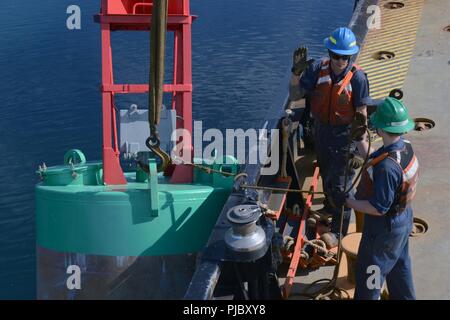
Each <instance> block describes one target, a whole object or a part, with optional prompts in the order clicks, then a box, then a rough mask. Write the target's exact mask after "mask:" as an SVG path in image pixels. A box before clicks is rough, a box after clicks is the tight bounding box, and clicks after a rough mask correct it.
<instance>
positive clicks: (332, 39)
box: [330, 36, 336, 44]
mask: <svg viewBox="0 0 450 320" xmlns="http://www.w3.org/2000/svg"><path fill="white" fill-rule="evenodd" d="M330 41H331V42H333V43H334V44H336V39H335V38H333V37H332V36H330Z"/></svg>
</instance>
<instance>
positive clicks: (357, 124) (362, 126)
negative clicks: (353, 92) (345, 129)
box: [350, 112, 367, 141]
mask: <svg viewBox="0 0 450 320" xmlns="http://www.w3.org/2000/svg"><path fill="white" fill-rule="evenodd" d="M366 129H367V118H366V116H365V115H364V114H362V113H361V112H356V114H355V118H354V119H353V122H352V126H351V129H350V135H351V137H352V140H354V141H361V140H362V139H363V136H364V134H365V133H366Z"/></svg>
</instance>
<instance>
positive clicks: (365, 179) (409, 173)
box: [356, 141, 419, 214]
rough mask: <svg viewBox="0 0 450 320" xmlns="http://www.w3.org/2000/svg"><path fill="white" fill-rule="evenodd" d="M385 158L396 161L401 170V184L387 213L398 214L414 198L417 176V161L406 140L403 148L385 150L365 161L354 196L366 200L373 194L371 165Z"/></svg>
mask: <svg viewBox="0 0 450 320" xmlns="http://www.w3.org/2000/svg"><path fill="white" fill-rule="evenodd" d="M385 159H386V160H387V161H393V162H394V163H396V164H397V165H398V166H399V167H400V168H401V170H402V172H403V175H402V184H401V185H400V187H399V189H398V190H397V194H396V195H395V200H394V203H393V204H392V206H391V208H390V209H389V211H388V213H395V214H399V213H402V212H403V211H405V209H406V207H407V206H408V205H410V204H411V202H412V200H413V199H414V196H415V194H416V185H417V180H418V177H419V161H418V160H417V158H416V156H415V155H414V151H413V149H412V146H411V144H410V143H409V142H407V141H405V148H404V149H403V150H402V151H392V152H385V153H383V154H381V155H379V156H378V157H376V158H374V159H372V160H370V161H369V162H368V163H367V165H366V166H365V168H364V169H363V173H362V176H361V182H360V183H359V185H358V192H357V195H356V197H357V198H358V199H361V200H367V199H369V198H370V197H372V196H373V193H374V190H373V167H374V166H376V165H377V164H379V163H380V162H381V161H383V160H385Z"/></svg>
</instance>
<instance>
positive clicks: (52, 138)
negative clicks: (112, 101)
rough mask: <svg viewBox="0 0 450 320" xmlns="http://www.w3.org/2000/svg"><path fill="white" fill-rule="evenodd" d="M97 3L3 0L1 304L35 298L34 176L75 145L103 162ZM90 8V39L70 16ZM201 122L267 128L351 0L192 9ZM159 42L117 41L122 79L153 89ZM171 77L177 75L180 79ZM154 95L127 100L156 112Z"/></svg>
mask: <svg viewBox="0 0 450 320" xmlns="http://www.w3.org/2000/svg"><path fill="white" fill-rule="evenodd" d="M99 3H100V1H96V0H70V1H67V0H46V1H35V0H21V1H17V0H2V1H1V7H0V78H1V80H2V82H1V84H0V97H1V100H0V101H1V103H0V299H33V298H34V297H35V290H36V285H35V227H34V193H33V192H34V189H33V188H34V185H35V184H36V182H37V181H38V179H37V177H36V175H35V170H36V169H37V166H38V165H39V164H40V163H42V162H45V163H46V164H47V165H55V164H60V163H61V162H62V158H63V155H64V153H65V152H66V151H67V150H68V149H70V148H74V147H77V148H80V149H82V150H83V151H84V152H85V154H86V156H87V158H88V159H101V99H100V94H99V91H98V87H99V83H100V33H99V26H98V25H97V24H94V23H93V20H92V16H93V15H94V14H95V13H96V12H98V10H99V7H100V4H99ZM71 4H77V5H79V6H80V7H81V13H82V21H81V23H82V24H81V26H82V29H81V30H77V31H69V30H68V29H67V28H66V18H67V14H66V9H67V7H68V6H69V5H71ZM191 7H192V12H193V13H194V14H196V15H198V16H199V19H198V20H197V21H196V22H195V24H194V27H193V83H194V104H193V107H194V119H196V120H203V127H204V128H205V129H206V128H210V127H215V128H219V129H225V128H243V129H247V128H250V127H257V128H258V127H259V126H260V123H261V121H262V119H263V117H264V113H265V110H267V108H268V107H269V106H270V104H271V103H272V102H273V99H272V96H273V95H274V93H275V91H276V90H277V88H278V86H279V84H280V80H281V79H282V78H283V76H284V74H285V73H286V71H287V70H288V69H289V68H290V61H291V52H292V50H293V49H294V48H295V46H296V45H297V44H299V43H306V44H308V46H309V48H310V53H311V56H315V57H317V56H320V55H321V54H323V53H324V50H323V47H322V39H323V38H324V37H325V36H326V35H327V34H328V33H329V32H330V31H331V30H332V29H334V28H335V27H338V26H340V25H346V24H347V23H348V21H349V19H350V16H351V10H352V8H353V1H351V0H320V1H312V0H265V1H256V0H247V1H242V0H227V1H225V0H222V1H220V0H203V1H200V0H191ZM147 38H148V34H146V33H136V34H135V33H120V34H115V35H114V37H113V49H114V50H115V51H114V53H113V54H114V56H113V58H114V59H115V61H116V63H118V65H116V68H115V77H116V81H117V82H125V81H129V82H135V83H137V82H146V81H147V71H146V68H148V62H147V61H148V54H147V53H146V52H147V51H148V41H147ZM169 78H170V77H169ZM145 101H146V98H145V96H127V97H121V98H120V99H118V100H117V102H118V107H120V108H127V107H129V105H130V103H132V102H136V103H138V104H139V105H141V106H143V107H145Z"/></svg>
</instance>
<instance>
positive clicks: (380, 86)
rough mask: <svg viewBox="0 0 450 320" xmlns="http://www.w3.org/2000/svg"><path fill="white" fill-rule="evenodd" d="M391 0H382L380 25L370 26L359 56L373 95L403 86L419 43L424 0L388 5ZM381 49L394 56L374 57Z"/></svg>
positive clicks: (385, 94)
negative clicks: (392, 6)
mask: <svg viewBox="0 0 450 320" xmlns="http://www.w3.org/2000/svg"><path fill="white" fill-rule="evenodd" d="M389 1H390V0H381V1H380V3H379V6H380V9H381V12H380V13H381V29H379V30H376V29H373V30H369V32H368V33H367V35H366V38H365V39H364V43H363V44H362V45H361V51H360V53H359V55H358V58H357V59H356V63H357V64H359V65H360V66H361V67H362V68H363V69H364V71H366V72H367V76H368V78H369V84H370V95H371V97H372V98H374V99H380V98H384V97H386V96H387V95H388V94H389V92H390V91H391V90H392V89H394V88H399V89H401V88H402V86H403V83H404V81H405V77H406V73H407V71H408V68H409V62H410V60H411V56H412V52H413V49H414V46H415V43H416V35H417V29H418V26H419V22H420V16H421V13H422V7H423V3H424V0H402V2H403V3H404V4H405V6H404V7H403V8H401V9H387V8H385V7H384V5H385V4H386V3H387V2H389ZM379 51H390V52H393V53H394V54H395V57H394V58H393V59H392V60H387V61H382V60H380V61H379V60H375V59H374V56H375V54H376V53H377V52H379Z"/></svg>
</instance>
